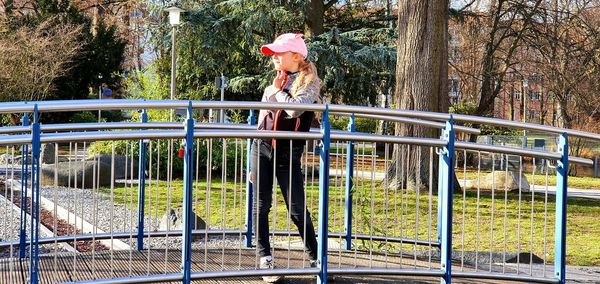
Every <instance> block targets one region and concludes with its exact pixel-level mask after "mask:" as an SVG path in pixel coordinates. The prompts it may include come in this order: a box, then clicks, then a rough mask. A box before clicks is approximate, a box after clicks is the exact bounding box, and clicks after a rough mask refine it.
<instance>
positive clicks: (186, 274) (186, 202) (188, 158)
mask: <svg viewBox="0 0 600 284" xmlns="http://www.w3.org/2000/svg"><path fill="white" fill-rule="evenodd" d="M185 133H186V134H185V145H184V149H185V155H184V157H183V232H182V235H183V241H182V244H181V247H182V248H181V272H182V273H183V281H182V283H184V284H188V283H190V281H191V269H192V221H193V219H192V201H193V199H192V198H193V194H192V190H193V188H194V187H193V183H194V118H193V117H192V102H191V101H190V102H189V105H188V110H187V118H186V120H185Z"/></svg>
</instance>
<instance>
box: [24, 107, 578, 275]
mask: <svg viewBox="0 0 600 284" xmlns="http://www.w3.org/2000/svg"><path fill="white" fill-rule="evenodd" d="M328 114H329V108H328V106H327V105H326V107H325V112H324V118H323V123H322V129H321V133H322V135H323V141H322V144H321V147H320V148H321V149H320V150H321V152H320V169H319V216H318V229H319V231H318V235H319V247H318V270H319V274H318V278H317V280H318V282H319V283H326V282H327V271H328V270H327V250H328V248H327V238H328V235H329V233H328V219H327V218H328V210H329V208H328V200H329V193H328V189H329V164H330V157H329V154H330V136H329V135H330V126H329V119H328ZM38 118H39V115H38V109H37V105H35V107H34V112H33V121H34V123H33V124H32V127H31V134H32V140H31V145H32V146H31V149H32V154H31V156H32V157H31V163H30V160H29V159H30V158H29V154H28V150H29V148H28V146H27V145H24V147H23V148H22V149H23V151H22V152H23V153H22V155H23V163H22V168H21V169H22V175H21V176H22V189H23V190H22V194H23V198H22V199H21V202H26V201H27V189H28V188H29V180H28V177H30V178H31V189H30V192H31V206H32V210H31V216H32V217H31V218H32V220H31V223H32V226H31V232H30V245H29V251H30V259H29V273H30V278H29V282H30V283H37V282H38V281H39V279H38V278H39V275H38V273H39V224H38V221H39V220H37V221H36V219H39V210H40V208H39V206H40V203H39V202H40V200H39V199H40V195H39V193H40V172H41V171H40V169H41V165H40V162H41V160H40V153H41V143H40V138H41V130H40V124H39V120H38ZM146 120H147V118H146V119H142V121H143V122H145V121H146ZM253 123H254V116H253V113H252V112H251V115H250V117H249V124H251V125H252V124H253ZM28 124H29V121H28V118H27V117H26V116H24V117H23V125H25V126H26V125H28ZM353 124H354V118H353V117H352V118H351V122H350V125H349V127H350V128H352V125H353ZM349 130H350V131H353V129H349ZM185 131H186V140H185V157H184V198H183V207H184V215H183V218H184V228H183V244H182V266H181V268H182V275H183V276H182V278H183V282H184V283H189V281H190V279H191V241H192V240H191V226H192V218H191V213H192V196H193V195H192V185H193V178H192V176H193V170H194V168H193V167H194V165H193V158H192V157H193V151H194V145H193V134H194V120H193V118H192V104H191V102H190V103H189V105H188V117H187V119H186V124H185ZM442 139H443V140H445V141H446V142H447V145H446V147H444V148H443V149H442V150H441V152H440V164H439V166H438V169H439V171H438V181H439V182H438V191H439V192H438V202H439V203H438V239H439V240H440V243H441V268H442V269H441V270H442V272H443V273H444V276H443V277H442V282H443V283H451V280H452V279H451V273H452V271H451V265H452V260H451V257H452V253H451V252H452V251H451V249H452V227H451V225H452V199H453V195H452V194H453V193H452V192H453V189H454V184H453V183H454V159H455V158H454V141H455V133H454V128H453V121H452V117H451V118H450V121H448V122H447V123H446V129H445V130H444V131H443V134H442ZM142 142H143V141H141V143H142ZM350 144H352V143H350ZM250 145H251V141H250V139H249V140H248V149H247V154H248V157H249V156H250V148H251V147H250ZM558 145H559V153H560V154H561V157H562V158H561V159H560V160H559V161H558V165H557V194H556V216H555V218H556V226H555V230H556V231H555V263H554V268H555V275H554V277H555V279H556V280H557V281H558V282H559V283H564V282H565V276H566V275H565V253H566V241H565V240H566V212H567V211H566V210H567V174H568V165H569V159H568V137H567V135H566V134H563V135H562V136H560V138H559V143H558ZM140 148H142V145H140ZM348 149H349V150H348V154H349V156H348V157H349V159H348V161H349V162H350V163H349V164H347V180H348V181H349V186H348V184H347V192H346V194H347V196H346V197H347V199H346V202H347V203H346V205H347V208H346V213H347V218H346V221H345V222H346V224H345V226H346V234H345V236H346V239H347V240H348V241H347V246H348V245H349V244H351V242H350V240H351V234H352V233H351V232H352V231H351V229H352V228H351V213H352V208H351V206H352V202H351V199H352V196H351V193H352V192H351V189H352V176H351V173H352V167H353V164H352V160H353V159H352V157H351V156H350V155H352V154H353V151H351V149H350V145H349V148H348ZM143 157H145V152H144V155H140V160H142V159H144V158H143ZM249 164H250V160H249V159H247V166H248V167H247V170H248V173H247V181H246V182H247V186H248V188H247V190H248V193H249V194H248V195H247V198H248V199H247V200H246V201H247V205H246V206H247V208H246V209H247V213H248V214H247V216H246V218H247V221H246V223H247V228H246V229H247V230H246V232H245V233H246V235H247V243H248V244H251V241H252V190H251V184H250V183H249ZM29 165H31V175H29V168H28V167H29ZM139 168H140V169H139V170H140V172H139V173H140V177H141V178H142V179H143V178H144V176H145V170H141V169H144V168H145V161H144V163H141V164H140V167H139ZM348 174H350V176H348ZM140 184H143V182H142V183H140ZM142 191H143V190H140V192H142ZM140 200H142V202H143V196H142V197H141V198H140ZM348 202H349V203H348ZM26 207H27V206H21V208H22V211H21V213H22V215H21V220H22V224H21V225H22V227H21V228H22V230H21V231H20V232H19V233H20V239H19V242H21V245H20V250H21V253H22V254H20V255H22V257H25V248H26V247H27V245H26V244H25V239H26V238H27V236H26V232H25V229H24V224H25V223H26V220H25V219H26V214H25V213H26V211H25V210H26ZM348 207H349V208H348ZM142 208H143V207H142ZM348 213H349V214H348ZM142 216H143V214H142ZM348 216H349V218H348ZM348 220H350V221H348ZM142 225H143V223H142ZM142 232H143V231H142ZM349 236H350V237H349ZM138 244H139V243H138ZM438 272H439V271H438Z"/></svg>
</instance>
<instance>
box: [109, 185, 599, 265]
mask: <svg viewBox="0 0 600 284" xmlns="http://www.w3.org/2000/svg"><path fill="white" fill-rule="evenodd" d="M458 178H459V179H460V178H461V176H460V175H459V177H458ZM343 185H344V183H343V180H341V179H334V178H332V179H331V186H330V191H329V192H330V202H329V204H330V211H329V216H330V218H329V226H330V229H329V231H330V232H342V231H344V229H343V224H344V215H343V212H344V207H343V206H344V202H345V199H344V190H343ZM194 187H195V190H194V212H196V214H197V215H198V216H200V217H201V218H203V219H204V220H205V221H206V222H207V223H208V225H209V226H210V227H213V228H243V226H244V220H245V198H246V195H245V187H244V185H243V184H240V183H237V184H234V183H233V182H230V181H227V182H226V183H221V182H220V181H218V180H214V179H213V181H212V182H211V183H210V186H209V185H208V184H207V182H206V181H199V182H196V183H195V184H194ZM146 190H147V191H146V203H145V206H146V212H147V214H148V213H150V214H152V215H154V216H162V214H164V212H165V211H166V210H167V209H168V208H169V207H181V204H182V181H180V180H176V181H173V182H172V183H171V184H169V183H167V182H165V181H159V182H156V181H152V182H149V183H148V184H147V188H146ZM435 190H436V189H435V188H434V192H435ZM101 191H102V192H103V193H104V194H107V195H109V194H110V189H109V188H102V189H101ZM306 194H307V200H308V210H309V211H310V212H311V213H312V217H313V220H316V217H317V214H318V210H317V209H318V185H317V184H316V183H312V182H309V184H308V185H307V192H306ZM207 196H210V198H209V199H208V202H207ZM277 197H278V199H277V202H276V205H275V207H274V208H275V209H274V210H272V213H271V221H270V222H271V223H272V222H273V221H272V220H273V216H274V215H273V214H275V218H276V220H277V222H276V223H277V224H276V226H277V229H287V228H294V225H293V224H292V223H291V222H290V221H289V218H287V217H284V216H287V210H286V209H285V204H284V202H283V200H282V198H281V194H278V195H277ZM114 198H115V202H117V203H121V204H127V206H132V207H135V206H137V187H135V186H134V187H133V188H132V187H130V186H128V187H125V186H124V185H121V186H117V187H116V188H115V189H114ZM519 198H520V200H521V202H520V204H521V207H520V210H519ZM545 198H547V200H548V206H547V208H545V207H544V200H545ZM533 200H534V202H533V224H534V225H533V235H532V234H531V220H532V214H531V212H532V195H531V194H529V193H522V194H521V196H519V193H505V192H500V191H496V192H495V193H494V195H492V193H491V192H489V191H481V192H479V194H478V193H477V192H476V191H467V192H466V193H465V194H464V196H463V194H462V193H458V194H455V197H454V207H453V208H454V218H453V224H454V226H453V248H454V249H455V250H465V251H475V250H478V251H479V252H480V255H482V254H483V255H486V254H485V253H483V252H489V250H490V248H491V249H492V251H496V252H502V251H503V250H504V249H505V247H506V251H507V252H515V251H517V250H519V251H521V252H530V251H532V250H533V252H534V254H535V255H537V256H539V257H542V258H543V255H544V252H546V255H547V260H548V261H549V262H551V261H552V260H553V256H554V245H553V244H554V237H553V236H554V208H555V203H554V196H553V195H548V196H547V197H546V196H545V195H544V194H538V193H536V194H535V195H534V196H533ZM353 201H354V212H353V221H354V223H353V230H354V232H355V233H365V234H375V235H387V236H389V237H392V236H396V237H405V238H415V237H417V236H416V235H417V232H418V238H419V239H422V240H427V239H435V238H436V237H435V234H436V223H437V219H436V207H437V197H436V196H435V195H434V196H433V198H432V199H430V198H429V194H428V193H427V192H415V191H409V190H398V191H395V190H384V189H383V187H382V185H381V184H380V183H379V182H377V183H372V182H370V181H367V180H361V179H358V180H357V181H356V183H355V188H354V200H353ZM417 201H418V203H419V205H418V208H419V210H415V209H416V208H417V206H416V203H417ZM430 201H431V205H430V204H429V203H430ZM430 206H431V208H432V209H431V211H429V208H430ZM463 207H464V211H463ZM546 210H547V211H546ZM207 212H210V213H209V214H207ZM273 212H275V213H273ZM478 212H479V213H478ZM546 212H547V214H546ZM599 215H600V202H599V201H597V200H592V199H580V198H569V200H568V225H567V262H568V264H571V265H600V246H598V243H600V234H598V232H600V222H598V221H597V216H599ZM207 216H209V217H207ZM546 216H547V217H546ZM492 219H493V222H492ZM315 222H316V221H315ZM430 223H431V230H429V228H430V227H429V224H430ZM417 224H418V225H417ZM315 226H316V224H315ZM271 228H273V225H271ZM463 228H464V230H463ZM505 228H506V229H505ZM292 230H294V229H292ZM544 231H545V232H546V233H545V234H546V235H547V238H545V239H544ZM463 232H464V234H463ZM463 236H464V241H463ZM519 237H520V238H519ZM355 245H358V246H359V247H360V248H368V247H373V248H375V249H378V250H396V249H398V246H397V245H390V244H384V243H381V242H373V243H370V242H366V241H365V242H361V241H359V242H357V243H356V244H355ZM402 247H403V249H404V250H412V249H413V246H412V245H406V244H405V245H403V246H402Z"/></svg>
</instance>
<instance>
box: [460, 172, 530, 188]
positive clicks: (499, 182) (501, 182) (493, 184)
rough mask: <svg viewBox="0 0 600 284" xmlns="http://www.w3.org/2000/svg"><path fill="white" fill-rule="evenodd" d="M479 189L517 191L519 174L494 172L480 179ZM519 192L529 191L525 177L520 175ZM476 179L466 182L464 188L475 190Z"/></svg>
mask: <svg viewBox="0 0 600 284" xmlns="http://www.w3.org/2000/svg"><path fill="white" fill-rule="evenodd" d="M479 182H480V184H479V188H480V189H486V190H492V188H494V190H507V191H517V190H519V173H516V172H512V171H508V172H506V171H495V172H493V173H488V174H486V175H483V176H482V177H481V180H480V181H479ZM520 182H521V190H525V191H526V190H529V182H528V181H527V177H526V176H525V175H521V179H520ZM477 183H478V181H477V179H475V180H470V181H467V184H466V186H465V188H467V189H468V188H477V186H478V185H477Z"/></svg>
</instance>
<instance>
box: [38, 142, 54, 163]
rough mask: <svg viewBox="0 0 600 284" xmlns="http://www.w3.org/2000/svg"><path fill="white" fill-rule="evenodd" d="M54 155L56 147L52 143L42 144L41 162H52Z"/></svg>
mask: <svg viewBox="0 0 600 284" xmlns="http://www.w3.org/2000/svg"><path fill="white" fill-rule="evenodd" d="M55 155H56V149H55V147H54V143H45V144H42V149H41V151H40V160H41V161H42V164H54V163H55V161H54V156H55Z"/></svg>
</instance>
